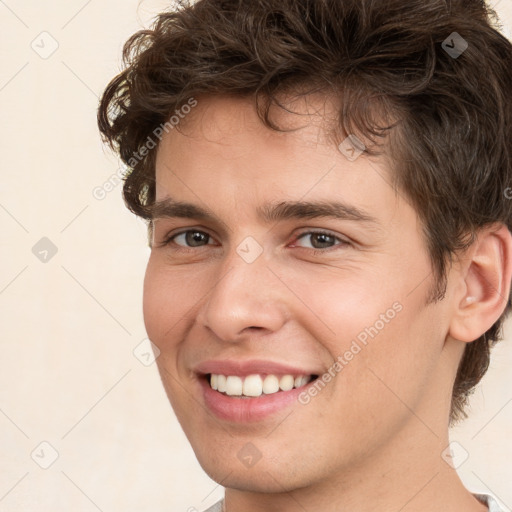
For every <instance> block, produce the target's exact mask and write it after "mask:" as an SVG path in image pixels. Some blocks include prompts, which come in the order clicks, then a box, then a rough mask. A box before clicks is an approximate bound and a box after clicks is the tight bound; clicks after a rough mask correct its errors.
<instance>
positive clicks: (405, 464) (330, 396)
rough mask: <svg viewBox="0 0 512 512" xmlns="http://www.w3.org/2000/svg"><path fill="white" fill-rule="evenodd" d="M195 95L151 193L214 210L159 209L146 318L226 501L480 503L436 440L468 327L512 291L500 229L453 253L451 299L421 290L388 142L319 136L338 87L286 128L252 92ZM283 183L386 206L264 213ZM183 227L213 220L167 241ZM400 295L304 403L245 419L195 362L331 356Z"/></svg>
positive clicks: (423, 274) (421, 260)
mask: <svg viewBox="0 0 512 512" xmlns="http://www.w3.org/2000/svg"><path fill="white" fill-rule="evenodd" d="M198 100H199V101H198V106H197V107H196V108H195V109H194V111H193V113H191V114H190V115H189V116H188V117H187V118H186V119H185V120H184V121H183V122H182V124H181V125H180V130H179V131H178V130H172V131H170V132H169V133H168V134H166V135H165V136H164V138H163V140H162V142H161V144H160V146H159V149H158V155H157V162H156V182H157V200H160V199H164V198H166V197H169V196H170V197H172V198H173V199H174V200H180V201H187V202H190V203H194V204H196V205H198V206H201V207H203V208H208V209H209V210H211V212H213V213H214V214H215V215H216V216H217V217H218V220H217V221H209V220H208V221H204V220H202V219H194V218H191V219H183V218H158V219H155V220H154V226H153V229H154V232H153V241H152V251H151V256H150V259H149V263H148V267H147V272H146V277H145V283H144V318H145V323H146V329H147V332H148V336H149V337H150V339H151V340H152V341H153V343H154V344H155V345H157V346H158V348H159V349H160V351H161V354H160V357H158V359H157V364H158V368H159V371H160V375H161V378H162V382H163V384H164V387H165V389H166V392H167V394H168V397H169V399H170V402H171V404H172V407H173V408H174V411H175V413H176V415H177V418H178V420H179V422H180V424H181V426H182V428H183V430H184V432H185V434H186V435H187V437H188V439H189V441H190V443H191V445H192V447H193V449H194V451H195V453H196V456H197V458H198V460H199V462H200V464H201V466H202V467H203V468H204V470H205V471H206V472H207V473H208V475H210V477H211V478H213V479H214V480H216V481H217V482H221V484H222V485H223V486H224V487H226V498H225V509H226V510H227V511H228V512H236V511H242V510H243V511H244V512H256V511H258V512H259V511H266V512H272V511H281V512H295V511H297V512H298V511H304V510H307V511H314V510H323V511H326V512H330V511H332V512H334V511H342V510H358V511H361V512H363V511H373V510H379V511H381V512H387V511H389V512H391V511H395V512H396V511H399V510H400V511H401V512H420V511H422V512H426V511H429V512H432V511H443V512H450V511H453V512H455V511H460V510H465V511H470V512H482V511H484V510H486V507H485V506H483V505H482V504H480V503H479V502H478V501H477V500H476V499H475V498H474V497H473V496H472V495H471V494H470V493H469V491H468V490H466V489H465V488H464V487H463V485H462V483H461V482H460V480H459V478H458V476H457V474H456V472H455V471H454V469H452V468H451V467H450V466H449V465H448V464H447V463H446V462H445V460H443V458H442V456H441V453H442V452H443V450H445V448H446V447H447V445H448V443H449V439H448V420H449V411H450V399H451V389H452V386H453V381H454V378H455V374H456V369H457V365H458V362H459V360H460V358H461V356H462V353H463V349H464V347H465V344H466V343H467V342H469V341H472V340H473V339H476V338H477V337H478V336H479V335H480V334H482V333H483V332H485V330H486V329H487V328H489V327H490V326H491V325H492V323H493V322H494V321H495V320H496V319H497V318H498V317H499V316H500V314H501V312H502V311H503V309H504V307H505V301H504V299H503V297H506V296H508V292H509V289H508V286H509V285H508V283H510V278H511V269H510V259H511V257H510V251H511V238H510V234H509V233H508V231H507V230H506V229H505V228H504V227H502V226H500V225H495V226H493V227H492V228H489V229H487V230H485V231H482V232H481V234H480V236H479V237H478V239H477V241H476V242H475V243H474V244H473V246H472V247H471V248H470V249H469V250H468V251H467V252H466V253H465V254H464V255H461V258H460V259H459V260H457V261H456V262H455V264H454V265H453V266H452V267H451V269H450V273H449V276H448V288H447V291H446V296H445V299H444V300H442V301H440V302H437V303H434V304H427V300H426V298H427V296H428V294H429V291H430V290H431V287H432V286H433V284H434V282H433V275H432V266H431V262H430V260H429V257H428V253H427V250H426V246H425V243H424V240H423V238H422V232H421V225H420V223H419V220H418V216H417V213H416V212H415V210H414V209H413V207H412V206H411V205H410V204H409V203H408V202H407V201H406V200H405V198H404V195H403V194H401V193H399V194H397V193H395V191H393V189H392V188H391V187H390V186H389V184H388V183H389V181H390V179H389V177H390V173H391V170H390V169H389V166H388V164H387V163H386V161H385V160H384V159H383V157H379V158H372V159H370V158H368V157H367V156H365V155H362V156H360V157H359V158H358V159H357V160H355V161H353V162H350V161H349V160H348V159H347V158H345V156H344V155H343V154H341V152H340V151H339V150H338V148H337V146H336V145H335V144H333V143H332V141H330V140H329V138H328V137H326V136H325V133H326V132H325V126H326V125H325V120H326V119H328V118H329V115H331V114H332V113H333V112H334V110H333V108H334V107H333V105H332V104H330V103H328V102H326V101H325V100H322V99H320V98H317V97H309V98H308V101H307V103H306V104H303V103H301V104H299V105H298V104H295V109H296V110H297V109H299V110H300V109H303V110H301V112H302V113H303V114H306V115H302V116H297V115H292V114H286V113H284V112H283V111H276V112H275V117H274V119H275V120H277V121H278V122H279V124H281V125H285V126H286V127H292V128H297V129H296V130H295V131H293V132H286V133H277V132H275V131H271V130H269V129H268V128H266V127H265V126H264V125H263V124H262V123H261V121H260V120H259V119H258V117H257V114H256V112H255V110H254V107H253V105H252V103H251V102H250V101H248V100H246V99H240V98H238V99H236V98H231V97H215V98H213V97H208V98H200V99H198ZM285 200H308V201H313V200H343V201H344V202H346V203H347V204H350V205H353V206H356V207H358V208H360V209H363V210H365V211H366V212H367V213H368V214H369V215H371V216H372V217H374V218H375V219H376V221H377V223H376V224H368V223H362V222H359V221H354V220H340V219H331V218H319V219H292V220H284V221H279V222H277V223H273V224H265V223H264V222H263V221H261V220H260V219H259V218H258V217H257V215H256V209H257V208H258V207H259V206H261V205H262V204H264V203H266V202H269V201H285ZM184 229H190V230H192V231H194V230H198V231H200V232H202V233H205V234H206V235H208V236H205V237H204V238H203V239H202V240H203V242H202V243H200V244H197V245H195V246H190V245H188V246H187V241H186V239H185V236H179V237H176V238H174V239H173V240H171V241H169V242H168V243H165V240H166V239H167V240H168V238H169V236H170V235H173V234H178V233H179V232H182V231H183V230H184ZM315 230H316V231H318V230H320V231H322V230H324V231H325V230H327V231H329V232H330V233H331V234H333V235H334V236H335V237H338V238H334V239H328V240H327V241H328V242H329V243H328V244H324V247H327V249H322V248H321V247H322V246H321V245H319V243H321V242H322V240H320V242H319V240H318V237H315V235H311V234H310V235H306V236H303V237H302V238H299V236H300V235H302V234H304V233H309V232H311V231H315ZM196 236H197V235H196ZM248 236H251V237H253V238H254V239H255V240H256V241H257V242H258V243H259V244H260V246H261V247H262V248H263V253H262V254H261V255H260V256H259V257H258V258H257V259H256V260H255V261H254V262H252V263H247V262H246V261H244V259H242V258H241V257H240V256H239V255H238V254H237V252H236V249H237V246H238V245H239V244H240V243H241V242H242V241H243V240H244V239H245V238H246V237H248ZM342 241H345V243H342ZM347 242H348V243H347ZM188 243H189V244H190V242H188ZM315 247H316V248H317V250H315ZM329 249H330V250H329ZM468 297H471V298H470V299H469V300H468V299H467V298H468ZM396 302H399V303H400V304H401V306H402V310H401V311H400V312H399V313H398V314H397V315H396V316H395V318H394V319H393V320H391V321H389V323H387V324H386V325H385V327H384V328H383V329H382V330H381V331H380V332H379V334H378V335H377V336H375V338H374V339H371V340H370V342H369V343H368V344H367V346H365V347H364V348H363V349H362V350H361V351H360V352H359V353H358V354H357V355H355V356H354V358H353V359H352V360H351V361H350V362H349V364H347V365H346V366H344V368H343V370H342V371H341V372H340V373H339V374H337V376H336V377H335V378H334V379H333V380H332V381H331V382H330V383H328V385H326V386H325V388H324V389H322V391H321V392H320V393H318V395H317V396H315V397H314V398H313V399H311V401H310V402H309V403H308V404H307V405H302V404H300V403H298V402H297V403H294V404H293V405H292V406H290V407H287V408H286V409H285V410H283V411H279V412H278V413H276V414H274V415H272V416H271V417H269V418H267V419H264V420H262V421H259V422H257V423H251V424H247V423H246V424H239V423H231V422H228V421H225V420H220V419H218V418H216V417H215V416H214V415H213V414H212V413H211V412H210V411H209V410H208V409H207V408H206V406H205V405H204V401H203V398H202V393H201V390H200V387H199V384H198V380H197V376H196V374H194V372H192V368H193V367H194V366H195V365H196V364H198V363H199V362H201V361H205V360H207V359H228V360H229V359H264V360H270V361H277V362H284V363H288V364H289V363H292V364H294V365H296V366H299V367H307V368H311V367H314V368H319V369H322V370H323V371H327V370H328V369H329V368H330V367H331V366H332V364H333V362H334V361H335V360H336V358H337V357H338V356H340V355H343V354H344V353H345V352H346V351H347V350H348V349H349V348H350V345H351V343H352V340H354V339H355V338H356V336H357V335H358V334H359V333H360V332H361V331H362V330H364V329H365V328H366V327H369V326H371V325H374V324H375V322H376V320H378V319H379V316H380V315H381V314H383V313H385V312H386V310H388V309H389V308H391V307H392V305H393V304H394V303H396ZM249 442H250V443H252V444H253V445H254V446H255V447H256V448H257V450H258V451H259V452H260V453H261V459H260V460H259V461H258V462H257V463H256V465H254V466H253V467H250V468H247V467H245V466H244V465H243V464H242V463H241V461H240V460H239V458H238V457H237V454H238V452H239V451H240V450H241V449H242V448H243V447H244V446H245V445H246V444H247V443H249Z"/></svg>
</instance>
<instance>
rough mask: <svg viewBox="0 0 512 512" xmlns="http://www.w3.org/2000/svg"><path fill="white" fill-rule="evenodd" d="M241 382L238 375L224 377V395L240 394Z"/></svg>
mask: <svg viewBox="0 0 512 512" xmlns="http://www.w3.org/2000/svg"><path fill="white" fill-rule="evenodd" d="M242 386H243V382H242V379H241V378H240V377H236V376H234V375H230V376H229V377H226V395H229V396H240V395H241V394H242Z"/></svg>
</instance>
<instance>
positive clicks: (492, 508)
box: [207, 494, 503, 512]
mask: <svg viewBox="0 0 512 512" xmlns="http://www.w3.org/2000/svg"><path fill="white" fill-rule="evenodd" d="M474 496H475V498H476V499H477V500H479V501H481V502H482V503H483V504H484V505H487V506H488V507H489V512H503V510H502V509H501V508H500V506H499V505H498V502H497V501H496V500H495V499H494V498H493V497H492V496H489V495H488V494H475V495H474ZM219 510H221V509H219ZM207 512H208V511H207Z"/></svg>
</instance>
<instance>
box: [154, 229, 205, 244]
mask: <svg viewBox="0 0 512 512" xmlns="http://www.w3.org/2000/svg"><path fill="white" fill-rule="evenodd" d="M210 239H211V236H210V235H209V234H208V233H205V232H204V231H198V230H197V229H189V230H187V231H182V232H181V233H176V234H174V235H171V236H169V237H168V238H166V239H165V240H164V242H163V245H168V244H170V243H171V242H173V243H175V244H176V245H178V246H180V247H185V248H190V247H201V246H203V245H208V241H209V240H210ZM179 240H181V242H182V243H179V242H178V241H179Z"/></svg>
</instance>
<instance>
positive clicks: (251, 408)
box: [200, 378, 307, 423]
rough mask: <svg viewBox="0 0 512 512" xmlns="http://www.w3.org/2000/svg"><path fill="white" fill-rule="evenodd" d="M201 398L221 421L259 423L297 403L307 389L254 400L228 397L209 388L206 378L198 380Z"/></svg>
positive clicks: (273, 394) (304, 387)
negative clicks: (201, 391) (201, 393)
mask: <svg viewBox="0 0 512 512" xmlns="http://www.w3.org/2000/svg"><path fill="white" fill-rule="evenodd" d="M200 383H201V386H202V388H203V397H204V401H205V403H206V406H207V407H208V409H210V411H211V412H212V413H213V414H214V415H215V416H217V418H220V419H222V420H226V421H230V422H233V423H249V422H255V421H261V420H264V419H265V418H267V417H269V416H271V415H272V414H275V413H276V412H278V411H281V410H283V409H284V408H286V407H288V406H290V405H291V404H293V403H296V402H297V401H298V396H299V395H300V394H301V393H302V392H303V391H304V390H305V389H306V388H307V385H306V386H302V387H300V388H293V389H291V390H290V391H278V392H277V393H272V394H270V395H261V396H259V397H255V398H240V397H230V396H227V395H224V394H223V393H219V392H218V391H215V390H214V389H212V388H211V387H210V384H209V383H208V381H207V379H206V378H202V379H200Z"/></svg>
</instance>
